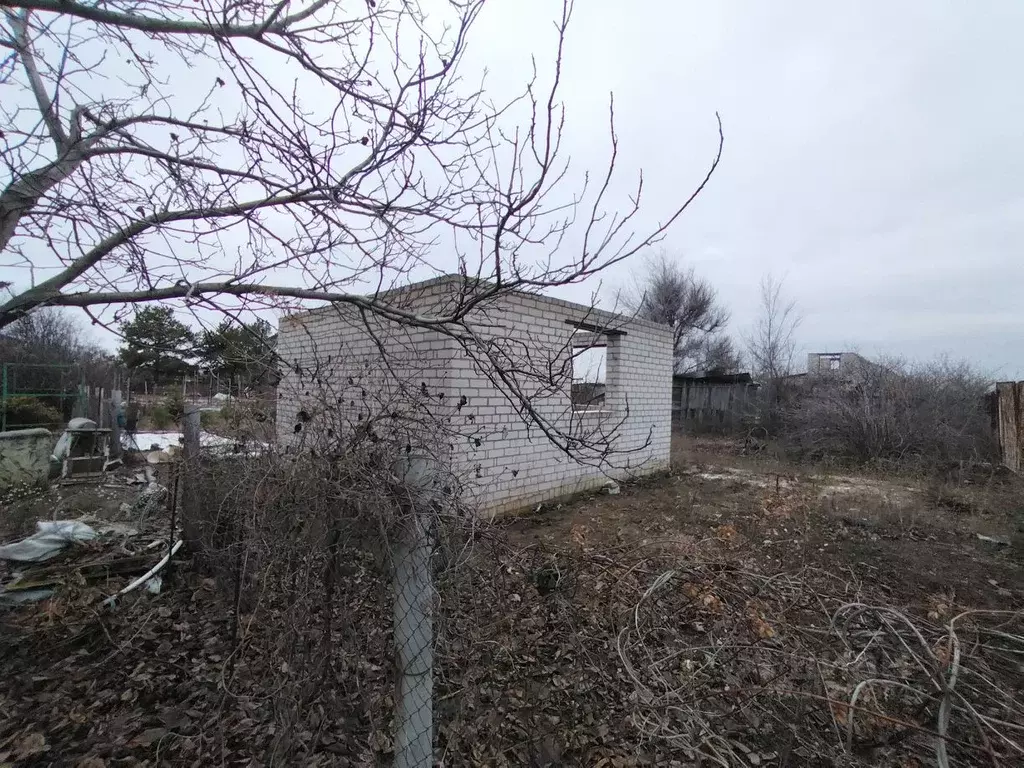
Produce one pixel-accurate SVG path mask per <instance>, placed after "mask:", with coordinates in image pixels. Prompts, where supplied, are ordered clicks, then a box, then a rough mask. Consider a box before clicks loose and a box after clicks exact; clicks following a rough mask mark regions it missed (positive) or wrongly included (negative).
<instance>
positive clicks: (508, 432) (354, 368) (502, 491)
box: [278, 280, 672, 512]
mask: <svg viewBox="0 0 1024 768" xmlns="http://www.w3.org/2000/svg"><path fill="white" fill-rule="evenodd" d="M450 290H451V284H450V283H446V282H445V281H443V280H442V281H434V282H431V283H429V284H424V285H422V286H420V287H416V288H414V290H413V291H412V292H411V293H410V294H409V296H410V298H409V299H408V301H409V306H414V307H415V308H416V309H417V310H418V311H421V312H426V311H435V310H436V309H437V308H438V307H440V306H442V305H443V302H444V301H446V297H447V295H448V292H449V291H450ZM581 322H582V323H587V324H590V325H594V326H598V327H603V328H614V329H616V330H618V331H620V332H621V335H615V336H609V337H607V338H608V340H609V347H608V356H607V374H606V394H605V405H604V407H603V408H602V409H601V410H600V411H597V412H593V411H590V412H573V410H572V407H571V404H570V401H569V392H568V386H567V384H568V382H567V381H566V386H564V387H561V388H552V387H550V386H547V387H542V386H541V385H540V383H539V382H536V381H532V380H530V377H529V376H525V377H524V376H518V377H516V384H517V385H519V386H522V387H523V389H524V390H525V391H527V392H530V393H535V394H534V395H533V396H532V397H531V399H530V405H531V406H532V407H533V408H535V409H536V411H537V412H538V413H539V414H541V415H542V416H543V417H544V418H546V419H548V420H550V421H551V422H552V423H553V424H554V425H556V427H557V428H558V429H559V430H560V431H562V432H567V433H569V434H571V435H575V436H577V437H582V436H586V437H587V442H588V444H589V443H593V444H595V445H598V446H601V447H607V448H608V449H609V452H608V454H607V455H606V456H603V457H602V456H601V455H600V453H599V452H595V451H592V450H591V451H586V450H585V451H583V456H584V459H585V461H586V460H589V462H590V463H580V462H578V461H576V460H575V459H573V458H570V457H569V456H568V455H566V453H565V451H564V450H562V449H561V448H559V447H558V446H557V445H555V444H554V443H553V442H551V441H550V440H548V438H547V437H545V436H544V434H543V433H542V432H541V430H540V429H539V428H538V427H537V426H536V425H533V424H529V423H528V422H527V421H524V419H523V417H521V416H520V414H519V412H518V409H519V403H516V402H510V401H509V399H508V398H506V397H505V396H504V395H503V393H502V391H501V389H499V388H498V387H496V386H495V385H494V384H492V383H491V382H490V381H489V379H488V377H487V375H486V371H487V370H488V368H489V366H488V365H487V363H486V362H485V361H483V360H482V359H481V358H482V357H483V355H482V354H481V350H482V349H483V347H479V348H474V350H473V351H472V354H467V353H466V352H465V351H464V350H463V349H462V348H461V347H460V346H459V345H458V343H457V342H456V341H454V340H452V339H449V338H446V337H444V336H443V335H442V334H440V333H439V332H436V331H428V330H422V329H416V328H412V329H409V328H405V327H400V326H396V325H388V324H385V323H381V322H379V321H375V322H374V324H373V327H374V329H375V333H374V336H376V337H377V340H378V341H380V340H383V341H382V344H383V346H384V349H385V350H386V352H387V357H388V358H389V359H392V360H394V361H395V364H394V365H393V366H392V370H390V371H388V370H385V369H384V367H383V366H382V365H381V364H380V363H381V354H380V348H379V347H378V344H377V342H375V341H374V337H373V336H371V334H370V333H369V331H367V330H366V329H365V328H364V327H361V326H362V321H361V320H360V319H359V318H358V315H357V314H356V313H354V312H352V311H351V310H346V309H335V308H326V309H321V310H316V311H314V312H311V313H306V314H304V315H299V316H294V317H291V318H287V319H286V320H284V321H283V322H282V324H281V332H280V336H279V339H278V348H279V351H280V354H281V356H282V358H283V359H284V361H285V362H286V363H290V364H293V365H294V364H296V363H297V364H298V366H299V368H301V369H302V370H303V374H302V375H300V374H298V373H297V372H296V370H295V368H294V367H293V368H292V369H291V370H290V371H288V372H286V374H285V377H284V379H283V381H282V382H281V386H280V389H279V392H280V394H279V403H278V431H279V436H280V439H281V440H282V442H285V443H288V442H294V441H295V439H296V436H295V434H294V432H293V429H294V424H295V423H296V421H297V415H298V412H299V411H300V410H302V409H303V408H305V409H307V410H310V409H312V408H313V407H314V406H315V404H316V402H318V401H319V402H323V401H324V400H325V392H326V391H329V392H330V398H341V400H342V403H341V405H340V406H339V408H340V409H341V412H342V413H344V414H345V415H344V419H346V420H347V421H348V423H349V425H357V424H358V423H359V421H358V418H356V417H358V415H359V413H360V412H363V411H365V412H369V411H370V410H372V408H371V405H373V406H375V407H376V409H377V411H378V412H379V411H380V409H381V408H382V407H384V406H383V405H382V404H383V403H397V402H402V403H408V402H410V399H415V398H416V397H417V396H418V395H419V394H420V390H419V388H420V385H421V384H422V383H426V384H427V387H428V391H429V392H430V394H431V398H432V399H431V400H430V402H431V403H433V404H434V405H433V406H431V407H432V408H433V411H432V416H433V417H434V418H437V419H439V420H440V421H443V422H444V424H445V427H444V429H445V430H446V432H447V434H446V439H447V441H448V444H449V445H451V446H452V451H451V454H450V455H451V456H452V460H453V463H454V465H455V467H456V468H457V470H458V471H459V473H460V475H462V476H463V477H465V478H466V488H467V491H468V494H469V495H470V497H471V499H472V501H474V502H475V503H476V505H477V506H478V507H479V508H480V509H481V510H484V511H491V512H500V511H504V510H510V509H516V508H519V507H523V506H526V505H529V504H534V503H536V502H538V501H543V500H547V499H551V498H553V497H557V496H561V495H565V494H569V493H574V492H576V491H580V490H585V489H587V488H592V487H595V486H599V485H601V484H602V483H603V482H605V480H607V478H608V477H616V478H620V479H621V478H625V477H629V476H633V475H638V474H644V473H648V472H652V471H657V470H659V469H664V468H665V467H667V466H668V461H669V443H670V431H671V399H672V334H671V330H670V329H669V328H668V327H667V326H660V325H656V324H653V323H648V322H644V321H636V320H631V319H628V318H624V317H622V316H617V315H612V314H609V313H605V312H600V311H597V310H593V309H590V308H588V307H584V306H581V305H577V304H572V303H569V302H564V301H560V300H557V299H550V298H547V297H542V296H537V295H532V294H518V293H517V294H510V295H503V296H502V297H500V298H499V299H497V300H495V301H493V302H490V303H488V304H487V305H486V307H485V308H483V309H478V310H475V311H474V313H473V315H472V317H471V323H472V325H473V327H474V330H475V331H476V332H477V334H478V338H480V339H481V340H482V344H484V345H492V346H491V348H496V349H507V350H510V356H511V358H512V359H513V360H515V361H517V362H518V363H520V364H521V365H522V367H523V368H528V369H531V370H538V369H539V370H544V371H548V370H553V371H559V370H564V371H568V370H569V368H568V366H567V365H565V363H566V358H567V355H568V346H567V344H568V341H569V337H570V335H571V334H572V333H573V331H574V325H573V323H581ZM474 357H475V358H476V360H474V359H473V358H474ZM527 357H528V359H529V363H528V364H524V360H525V358H527ZM328 358H329V360H328ZM313 369H317V370H318V373H319V375H317V376H314V375H312V373H311V371H312V370H313ZM349 377H351V380H352V381H353V382H354V383H353V384H349V383H348V382H349ZM396 377H397V378H400V379H403V381H396V380H395V379H396ZM324 378H326V380H327V381H328V382H329V383H328V384H323V383H321V382H320V380H321V379H324ZM367 388H370V389H372V392H371V394H370V398H369V400H371V401H372V403H367V402H366V398H362V396H361V392H362V391H363V390H364V389H367ZM357 393H358V394H359V395H360V396H359V397H357V396H356V394H357ZM442 393H443V395H444V397H443V398H442V397H440V395H441V394H442ZM463 397H464V398H466V402H465V404H464V405H462V406H460V407H457V408H456V407H455V406H456V405H457V404H458V403H459V402H460V401H461V398H463ZM353 414H354V416H353ZM311 415H312V414H311ZM332 418H333V419H337V416H336V415H334V416H332ZM325 424H326V422H325V421H324V420H323V419H320V420H319V421H316V420H314V421H313V422H311V423H310V424H309V425H306V426H305V427H304V432H310V431H312V430H317V429H325V428H326V426H325ZM609 433H610V434H611V437H612V439H611V441H610V442H609V440H607V439H606V438H605V437H602V436H603V435H608V434H609ZM588 457H589V458H588Z"/></svg>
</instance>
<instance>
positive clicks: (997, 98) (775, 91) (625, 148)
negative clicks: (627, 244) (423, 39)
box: [473, 0, 1024, 378]
mask: <svg viewBox="0 0 1024 768" xmlns="http://www.w3.org/2000/svg"><path fill="white" fill-rule="evenodd" d="M553 5H555V4H554V3H551V2H547V1H546V0H495V2H494V3H493V5H492V6H491V7H490V8H489V9H488V10H487V12H486V13H485V16H484V17H483V19H482V20H481V27H480V28H479V29H478V30H477V36H476V38H475V39H474V43H473V45H474V51H473V52H474V57H475V59H474V60H476V61H485V62H486V63H487V65H488V66H489V68H490V72H491V75H490V79H489V81H488V82H489V84H490V87H491V88H492V89H494V90H496V91H501V89H502V88H503V87H505V86H510V84H511V83H514V82H518V78H521V76H522V74H523V73H524V72H525V71H526V70H525V67H526V65H527V64H528V57H529V55H530V53H531V52H533V53H536V54H537V55H538V56H541V57H544V56H545V55H547V53H548V52H549V50H550V46H549V42H550V40H549V39H548V38H546V37H544V35H543V34H541V33H540V32H539V30H538V26H539V24H538V20H544V22H545V25H546V24H547V20H548V19H550V18H551V16H552V12H553V11H552V6H553ZM1022 29H1024V3H1020V2H1017V1H1016V0H1003V1H1002V2H986V3H944V2H934V1H932V0H920V1H918V2H906V1H903V2H899V3H892V2H881V1H876V2H857V3H822V2H793V1H792V0H786V1H785V2H773V3H755V2H745V3H739V2H679V0H648V2H646V3H643V4H625V3H622V2H612V1H611V0H586V1H585V2H578V3H577V7H576V12H575V16H574V23H573V25H572V28H571V30H570V34H569V41H568V50H567V61H566V70H565V86H566V87H565V89H564V92H563V98H564V101H565V102H566V106H567V110H568V116H569V120H570V128H569V134H568V135H569V139H570V141H569V144H568V147H569V149H570V150H571V152H572V155H573V161H574V166H575V167H576V168H581V167H585V166H594V167H603V163H604V161H605V158H606V152H605V150H606V147H607V141H606V133H605V132H604V131H603V129H604V126H605V124H606V105H607V98H608V93H609V91H612V90H613V91H614V92H615V103H616V112H617V117H618V129H619V134H620V141H621V145H622V152H621V157H622V167H623V169H627V168H633V169H635V168H638V167H643V168H644V169H645V171H646V173H647V186H646V199H647V201H648V204H649V205H650V206H651V207H652V208H654V209H658V210H659V211H660V210H664V209H665V208H666V207H668V205H669V203H670V202H672V201H675V200H678V199H679V197H680V194H681V193H683V192H688V191H689V189H690V188H692V186H693V185H694V184H695V182H696V181H697V180H699V178H700V176H701V175H702V174H703V172H704V170H705V169H706V167H707V165H708V163H709V162H710V159H711V156H712V153H713V150H714V139H715V134H714V113H715V111H716V110H717V111H718V112H719V113H720V114H721V116H722V120H723V124H724V129H725V135H726V145H725V155H724V159H723V162H722V165H721V167H720V169H719V171H718V173H717V174H716V176H715V178H714V179H713V181H712V183H711V184H710V186H709V187H708V189H707V190H706V191H705V193H704V194H703V195H702V196H701V197H700V198H699V200H698V201H697V202H696V203H695V204H694V206H693V207H692V208H691V209H690V211H689V212H688V213H687V214H686V215H685V216H684V218H683V219H682V220H680V222H679V223H678V225H677V226H676V227H675V228H674V229H673V230H672V231H671V233H670V234H669V236H668V238H667V239H666V241H665V246H666V247H667V248H668V249H669V250H670V251H671V252H672V253H675V254H678V255H679V257H680V258H681V259H684V260H685V261H686V262H687V263H689V264H692V265H694V266H695V267H696V268H697V269H698V270H699V271H700V272H701V273H702V274H704V275H705V276H707V277H708V278H709V279H710V280H711V281H712V282H713V283H714V284H715V285H716V286H717V287H718V288H719V290H720V292H721V295H722V298H723V300H724V301H725V303H726V304H727V305H728V306H729V307H730V309H731V310H732V313H733V323H732V330H733V331H734V332H736V333H737V334H738V333H740V332H742V331H743V329H744V328H745V327H746V326H748V325H749V324H750V323H751V322H752V320H753V313H754V305H755V303H756V300H757V284H758V280H759V278H760V276H761V275H762V274H763V273H765V272H769V271H770V272H774V273H775V274H776V275H779V276H783V275H784V276H785V277H786V286H787V289H788V291H789V293H790V294H791V296H792V298H793V299H795V300H796V301H797V302H798V304H799V306H800V308H801V311H802V314H803V316H804V323H803V326H802V328H801V330H800V343H801V346H802V347H803V348H804V351H807V350H819V351H826V350H827V351H837V350H845V349H860V350H861V351H862V352H863V353H865V354H868V355H876V354H892V355H906V356H909V357H913V358H927V357H930V356H933V355H936V354H940V353H948V354H950V355H952V356H955V357H962V358H969V359H971V360H972V361H974V362H976V363H978V364H980V365H981V366H982V367H983V368H985V369H987V370H989V371H991V372H992V373H993V374H995V375H997V376H999V377H1017V378H1024V307H1022V303H1021V299H1022V294H1024V266H1022V265H1021V259H1020V244H1021V243H1024V195H1022V193H1021V189H1022V185H1024V89H1021V88H1020V87H1019V73H1021V72H1022V71H1024V48H1022V47H1021V46H1020V33H1021V30H1022ZM634 268H635V267H634ZM631 269H633V268H623V269H620V270H619V271H618V273H616V274H611V275H608V276H606V278H605V286H604V290H605V292H607V288H608V285H610V284H614V283H615V282H617V281H621V280H623V279H626V276H625V273H627V272H629V271H630V270H631ZM594 287H595V286H593V285H591V286H588V288H587V289H580V290H579V291H578V292H577V293H576V294H575V297H576V298H585V295H586V292H587V290H588V289H593V288H594Z"/></svg>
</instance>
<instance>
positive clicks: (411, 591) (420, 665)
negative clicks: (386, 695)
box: [393, 455, 434, 768]
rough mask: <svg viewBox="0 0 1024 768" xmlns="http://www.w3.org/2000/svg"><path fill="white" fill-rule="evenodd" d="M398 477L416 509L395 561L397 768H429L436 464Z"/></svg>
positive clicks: (417, 462) (415, 464) (407, 519)
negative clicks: (431, 492) (432, 536)
mask: <svg viewBox="0 0 1024 768" xmlns="http://www.w3.org/2000/svg"><path fill="white" fill-rule="evenodd" d="M401 463H402V465H404V466H402V467H401V468H400V469H399V472H398V473H397V474H398V476H399V477H402V478H403V479H404V480H405V484H406V488H407V489H408V491H409V495H410V499H411V504H410V507H411V508H410V509H409V510H408V514H406V515H404V516H403V520H402V525H401V526H400V529H399V531H398V534H397V537H398V541H397V542H396V545H395V548H394V552H393V558H394V565H393V569H394V570H393V575H394V593H395V603H394V614H393V616H394V637H395V647H396V655H397V659H396V660H397V664H398V683H397V691H396V696H395V739H394V749H395V763H394V764H395V768H430V766H431V765H433V762H434V707H433V696H434V615H433V607H434V584H433V576H432V573H431V568H430V554H431V541H430V516H431V513H432V501H431V494H430V488H431V485H432V481H433V460H432V459H431V458H430V457H428V456H426V455H412V456H409V457H407V458H406V459H405V460H404V461H403V462H401Z"/></svg>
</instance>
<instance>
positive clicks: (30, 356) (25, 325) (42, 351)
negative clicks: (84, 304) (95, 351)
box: [0, 308, 92, 364]
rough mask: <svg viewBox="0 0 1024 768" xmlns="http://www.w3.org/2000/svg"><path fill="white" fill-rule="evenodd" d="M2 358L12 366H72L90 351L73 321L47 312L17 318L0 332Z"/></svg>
mask: <svg viewBox="0 0 1024 768" xmlns="http://www.w3.org/2000/svg"><path fill="white" fill-rule="evenodd" d="M0 338H2V339H3V344H4V358H5V360H7V361H11V362H31V363H49V364H59V363H74V362H78V361H79V360H80V359H81V357H82V355H83V354H84V353H85V352H86V351H89V352H91V351H92V346H91V345H89V344H87V343H86V342H85V341H84V340H83V338H82V329H81V327H80V326H79V324H78V323H77V322H75V320H74V318H72V317H71V316H69V315H68V314H67V313H66V312H63V311H61V310H59V309H54V308H47V309H42V310H39V311H38V312H33V313H31V314H28V315H25V316H24V317H20V318H18V319H17V320H16V321H15V322H13V323H11V324H10V325H9V326H7V327H6V328H4V329H3V331H2V332H0Z"/></svg>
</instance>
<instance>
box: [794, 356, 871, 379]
mask: <svg viewBox="0 0 1024 768" xmlns="http://www.w3.org/2000/svg"><path fill="white" fill-rule="evenodd" d="M875 367H876V364H875V363H872V362H871V361H870V360H868V359H866V358H864V357H861V356H860V355H858V354H857V353H856V352H811V353H810V354H808V355H807V374H808V375H809V376H839V377H841V378H851V377H855V376H859V375H861V374H863V373H864V372H865V371H867V370H869V369H871V368H875Z"/></svg>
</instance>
